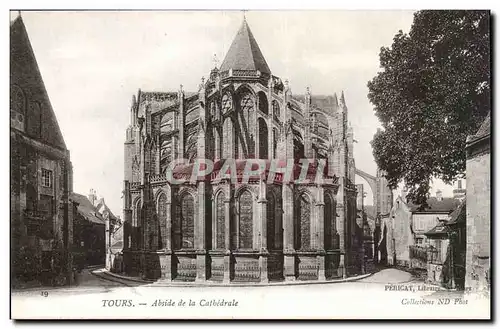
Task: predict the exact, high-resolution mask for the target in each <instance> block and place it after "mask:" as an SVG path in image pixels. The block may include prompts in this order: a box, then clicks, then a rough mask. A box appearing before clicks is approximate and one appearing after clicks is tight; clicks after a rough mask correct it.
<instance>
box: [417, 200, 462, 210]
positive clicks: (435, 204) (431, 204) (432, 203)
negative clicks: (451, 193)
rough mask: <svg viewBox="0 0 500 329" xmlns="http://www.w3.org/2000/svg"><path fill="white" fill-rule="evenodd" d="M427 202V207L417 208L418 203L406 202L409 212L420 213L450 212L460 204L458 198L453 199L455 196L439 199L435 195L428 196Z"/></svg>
mask: <svg viewBox="0 0 500 329" xmlns="http://www.w3.org/2000/svg"><path fill="white" fill-rule="evenodd" d="M427 204H428V207H427V208H425V209H423V210H419V209H418V208H419V205H416V204H413V203H411V202H410V203H408V207H409V208H410V211H411V212H421V213H434V212H439V213H443V212H444V213H451V212H452V211H453V210H455V209H456V208H457V207H458V206H459V205H460V200H458V199H455V198H442V199H441V201H439V200H438V199H437V198H436V197H430V198H428V199H427Z"/></svg>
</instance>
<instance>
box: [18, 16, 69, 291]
mask: <svg viewBox="0 0 500 329" xmlns="http://www.w3.org/2000/svg"><path fill="white" fill-rule="evenodd" d="M72 188H73V169H72V164H71V160H70V152H69V150H68V148H67V147H66V143H65V141H64V138H63V135H62V133H61V129H60V127H59V124H58V121H57V118H56V116H55V113H54V110H53V108H52V105H51V102H50V99H49V96H48V94H47V91H46V89H45V85H44V82H43V79H42V75H41V73H40V70H39V67H38V64H37V61H36V58H35V54H34V51H33V48H32V47H31V43H30V40H29V36H28V32H27V30H26V27H25V25H24V23H23V19H22V17H21V16H20V15H19V16H18V17H17V18H16V19H15V20H14V21H13V22H11V25H10V202H11V203H10V209H11V213H10V223H11V225H10V227H11V240H10V242H11V245H10V250H11V283H12V286H13V287H17V286H24V285H25V284H26V283H27V282H28V281H29V282H33V283H34V282H38V283H41V284H44V285H62V284H70V283H71V278H72V259H71V254H70V253H68V252H67V251H68V250H69V249H70V246H71V245H72V237H73V233H72V230H73V218H72V211H71V204H70V202H69V194H70V193H71V191H72Z"/></svg>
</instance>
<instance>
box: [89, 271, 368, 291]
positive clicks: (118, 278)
mask: <svg viewBox="0 0 500 329" xmlns="http://www.w3.org/2000/svg"><path fill="white" fill-rule="evenodd" d="M91 273H92V274H94V275H96V276H98V277H100V278H103V279H105V280H109V281H115V282H119V283H122V284H124V285H127V284H126V283H125V282H127V281H128V282H129V283H132V282H133V283H142V284H144V285H145V286H146V287H153V288H154V287H269V286H299V285H301V286H303V285H317V284H334V283H343V282H355V281H358V280H361V279H365V278H367V277H370V276H372V275H373V274H374V273H375V272H373V273H368V274H362V275H357V276H353V277H348V278H345V279H337V280H329V281H291V282H267V283H260V282H259V283H251V282H249V283H241V282H232V283H216V282H213V281H205V282H196V283H195V282H189V283H188V282H176V281H166V280H157V281H155V280H143V279H139V278H134V277H126V276H123V275H119V274H115V273H112V272H109V271H108V270H106V269H100V270H96V271H92V272H91ZM123 281H125V282H123Z"/></svg>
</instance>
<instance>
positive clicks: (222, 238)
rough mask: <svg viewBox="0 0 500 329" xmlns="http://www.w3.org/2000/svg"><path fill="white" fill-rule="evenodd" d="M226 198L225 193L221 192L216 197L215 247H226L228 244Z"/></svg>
mask: <svg viewBox="0 0 500 329" xmlns="http://www.w3.org/2000/svg"><path fill="white" fill-rule="evenodd" d="M224 199H225V197H224V193H219V194H218V195H217V198H216V199H215V218H216V219H215V220H216V227H215V234H216V238H215V249H224V248H225V246H226V216H225V207H224Z"/></svg>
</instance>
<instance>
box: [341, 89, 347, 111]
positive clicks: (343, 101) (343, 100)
mask: <svg viewBox="0 0 500 329" xmlns="http://www.w3.org/2000/svg"><path fill="white" fill-rule="evenodd" d="M340 106H342V107H345V106H346V105H345V97H344V91H343V90H342V95H341V96H340Z"/></svg>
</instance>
